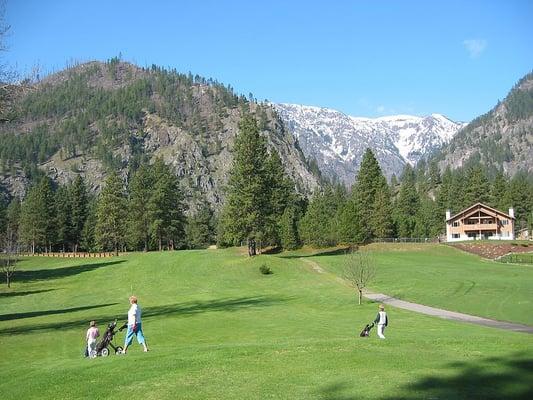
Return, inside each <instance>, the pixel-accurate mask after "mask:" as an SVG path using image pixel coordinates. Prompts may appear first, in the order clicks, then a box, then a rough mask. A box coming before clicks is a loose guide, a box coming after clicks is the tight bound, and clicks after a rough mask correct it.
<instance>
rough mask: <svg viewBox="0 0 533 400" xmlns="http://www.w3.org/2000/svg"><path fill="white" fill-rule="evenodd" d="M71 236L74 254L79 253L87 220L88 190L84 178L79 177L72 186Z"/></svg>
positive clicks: (70, 197) (70, 194)
mask: <svg viewBox="0 0 533 400" xmlns="http://www.w3.org/2000/svg"><path fill="white" fill-rule="evenodd" d="M69 199H70V224H71V226H70V235H71V241H72V244H73V245H74V252H77V251H78V247H79V245H80V242H81V237H82V232H83V227H84V225H85V221H86V220H87V188H86V186H85V182H84V180H83V178H82V177H81V176H80V175H78V176H77V177H76V179H74V182H73V183H72V185H71V186H70V190H69Z"/></svg>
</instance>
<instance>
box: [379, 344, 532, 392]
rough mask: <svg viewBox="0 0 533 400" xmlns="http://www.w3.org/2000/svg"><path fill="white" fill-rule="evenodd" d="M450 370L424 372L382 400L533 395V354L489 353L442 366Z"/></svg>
mask: <svg viewBox="0 0 533 400" xmlns="http://www.w3.org/2000/svg"><path fill="white" fill-rule="evenodd" d="M445 368H447V369H450V370H452V374H448V373H444V374H442V375H439V376H433V375H427V376H425V377H422V378H420V379H418V380H417V381H416V382H414V383H410V384H406V385H405V386H404V387H403V388H402V389H401V390H402V391H404V392H407V393H408V394H406V395H402V394H401V393H398V394H396V395H394V396H390V397H387V398H384V399H383V400H393V399H394V400H419V399H429V398H431V399H484V400H501V399H506V400H522V399H524V400H525V399H533V357H532V356H531V355H529V356H526V355H524V354H522V353H516V354H514V355H511V356H510V357H509V358H503V357H490V358H485V359H481V360H476V361H470V362H455V363H450V364H448V365H446V366H445Z"/></svg>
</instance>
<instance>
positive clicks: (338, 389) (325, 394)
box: [319, 382, 357, 400]
mask: <svg viewBox="0 0 533 400" xmlns="http://www.w3.org/2000/svg"><path fill="white" fill-rule="evenodd" d="M349 388H350V385H348V384H347V383H344V382H337V383H332V384H330V385H327V386H324V387H323V388H321V389H320V390H319V398H320V399H324V400H357V397H354V396H349V395H345V394H344V393H343V392H344V391H346V390H347V389H349Z"/></svg>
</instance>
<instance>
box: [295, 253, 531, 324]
mask: <svg viewBox="0 0 533 400" xmlns="http://www.w3.org/2000/svg"><path fill="white" fill-rule="evenodd" d="M300 260H302V261H303V262H305V263H306V264H308V265H309V266H310V267H311V268H312V269H313V270H314V271H316V272H318V273H320V274H325V273H326V271H324V269H323V268H322V267H321V266H320V265H318V263H316V262H315V261H312V260H309V259H307V258H300ZM335 280H336V281H337V282H339V283H342V284H343V285H349V283H348V282H347V281H346V280H345V279H342V278H341V277H339V276H337V277H335ZM363 296H364V297H366V298H367V299H369V300H372V301H375V302H378V303H384V304H389V305H391V306H393V307H398V308H403V309H404V310H409V311H414V312H417V313H420V314H425V315H432V316H434V317H439V318H443V319H449V320H453V321H460V322H468V323H471V324H477V325H483V326H489V327H491V328H498V329H505V330H508V331H514V332H524V333H529V334H533V326H529V325H522V324H516V323H513V322H505V321H497V320H494V319H488V318H482V317H477V316H475V315H469V314H463V313H459V312H455V311H448V310H443V309H442V308H435V307H429V306H424V305H422V304H417V303H411V302H409V301H404V300H400V299H397V298H395V297H391V296H388V295H386V294H383V293H374V292H370V291H368V290H365V291H364V292H363Z"/></svg>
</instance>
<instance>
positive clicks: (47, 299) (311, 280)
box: [0, 250, 533, 399]
mask: <svg viewBox="0 0 533 400" xmlns="http://www.w3.org/2000/svg"><path fill="white" fill-rule="evenodd" d="M262 262H267V263H268V264H269V265H270V266H271V267H272V269H273V270H274V274H273V275H271V276H263V275H261V274H259V272H258V266H259V265H260V264H261V263H262ZM20 266H21V268H23V269H24V270H25V272H19V274H18V281H16V282H15V284H14V288H13V290H12V291H8V290H7V289H5V286H3V287H2V288H1V289H0V348H1V349H2V350H1V355H2V356H1V358H0V376H2V379H1V380H0V393H2V398H6V399H7V398H16V399H20V398H24V399H31V398H35V399H37V398H39V399H41V398H86V397H89V396H91V397H92V398H95V399H105V398H111V397H113V398H116V399H128V398H129V399H131V398H143V399H165V398H168V399H174V398H180V399H205V398H210V399H215V398H216V399H221V398H226V399H310V398H319V399H322V398H324V399H333V398H335V399H352V398H353V399H355V398H357V399H365V398H380V399H388V398H390V399H392V398H395V399H397V398H402V397H404V398H411V399H412V398H428V397H433V398H465V399H466V398H488V399H490V398H494V399H496V398H503V397H505V398H508V399H518V398H527V396H528V395H529V394H531V393H532V392H533V388H532V387H531V382H532V380H530V379H529V378H533V377H532V376H531V375H532V373H531V371H532V367H533V365H532V364H533V354H532V350H531V349H532V347H533V337H532V336H531V335H525V334H518V333H505V334H503V333H502V332H500V331H497V330H493V329H489V328H482V327H477V326H472V325H463V324H459V323H454V322H449V321H443V320H439V319H435V318H429V317H424V316H420V315H417V314H413V313H409V312H405V311H401V310H395V309H392V310H389V314H390V318H391V327H390V329H388V331H386V335H387V340H386V341H379V340H378V339H377V338H376V337H375V332H372V333H373V336H372V337H371V338H368V339H361V338H358V337H356V334H357V333H358V332H359V331H360V329H361V328H362V326H363V325H364V323H366V322H368V321H369V320H371V319H372V317H373V316H374V314H375V309H376V307H375V305H374V304H368V303H367V304H365V305H363V306H361V307H357V306H355V305H354V295H353V293H352V292H351V291H350V290H349V289H348V288H346V287H345V286H342V285H339V284H338V283H337V282H335V281H334V280H333V279H330V278H328V277H326V276H324V275H321V274H318V273H316V272H313V271H312V270H311V269H310V268H309V266H307V265H305V264H303V263H302V262H301V261H299V260H297V259H282V258H279V257H273V256H261V257H258V258H255V259H253V260H249V259H247V258H245V257H242V256H238V255H237V254H236V253H235V251H234V250H224V251H199V252H192V251H191V252H176V253H151V254H132V255H129V256H126V257H123V258H118V259H110V260H105V261H103V260H94V261H93V260H91V261H88V260H51V259H39V258H34V259H31V260H27V261H24V262H22V263H21V265H20ZM132 287H133V291H134V292H135V293H136V294H137V295H138V296H139V299H140V304H141V306H142V307H143V309H144V331H145V334H146V337H147V339H148V341H149V345H150V347H151V350H152V351H151V352H150V353H148V354H143V353H141V351H140V346H138V345H135V346H134V347H133V348H132V351H131V352H130V354H128V355H127V356H124V357H120V356H111V357H109V358H107V359H104V358H99V359H96V360H86V359H83V358H81V352H82V345H83V336H84V332H85V330H86V328H87V325H88V321H89V320H90V319H93V318H95V319H97V320H98V321H99V322H100V326H101V328H102V329H103V325H104V323H105V322H107V321H110V320H113V319H114V318H116V317H118V318H119V319H120V318H123V317H124V316H125V312H126V310H127V308H128V304H127V297H128V295H129V293H130V291H131V288H132ZM122 337H123V336H122V334H120V335H119V338H120V339H122Z"/></svg>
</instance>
